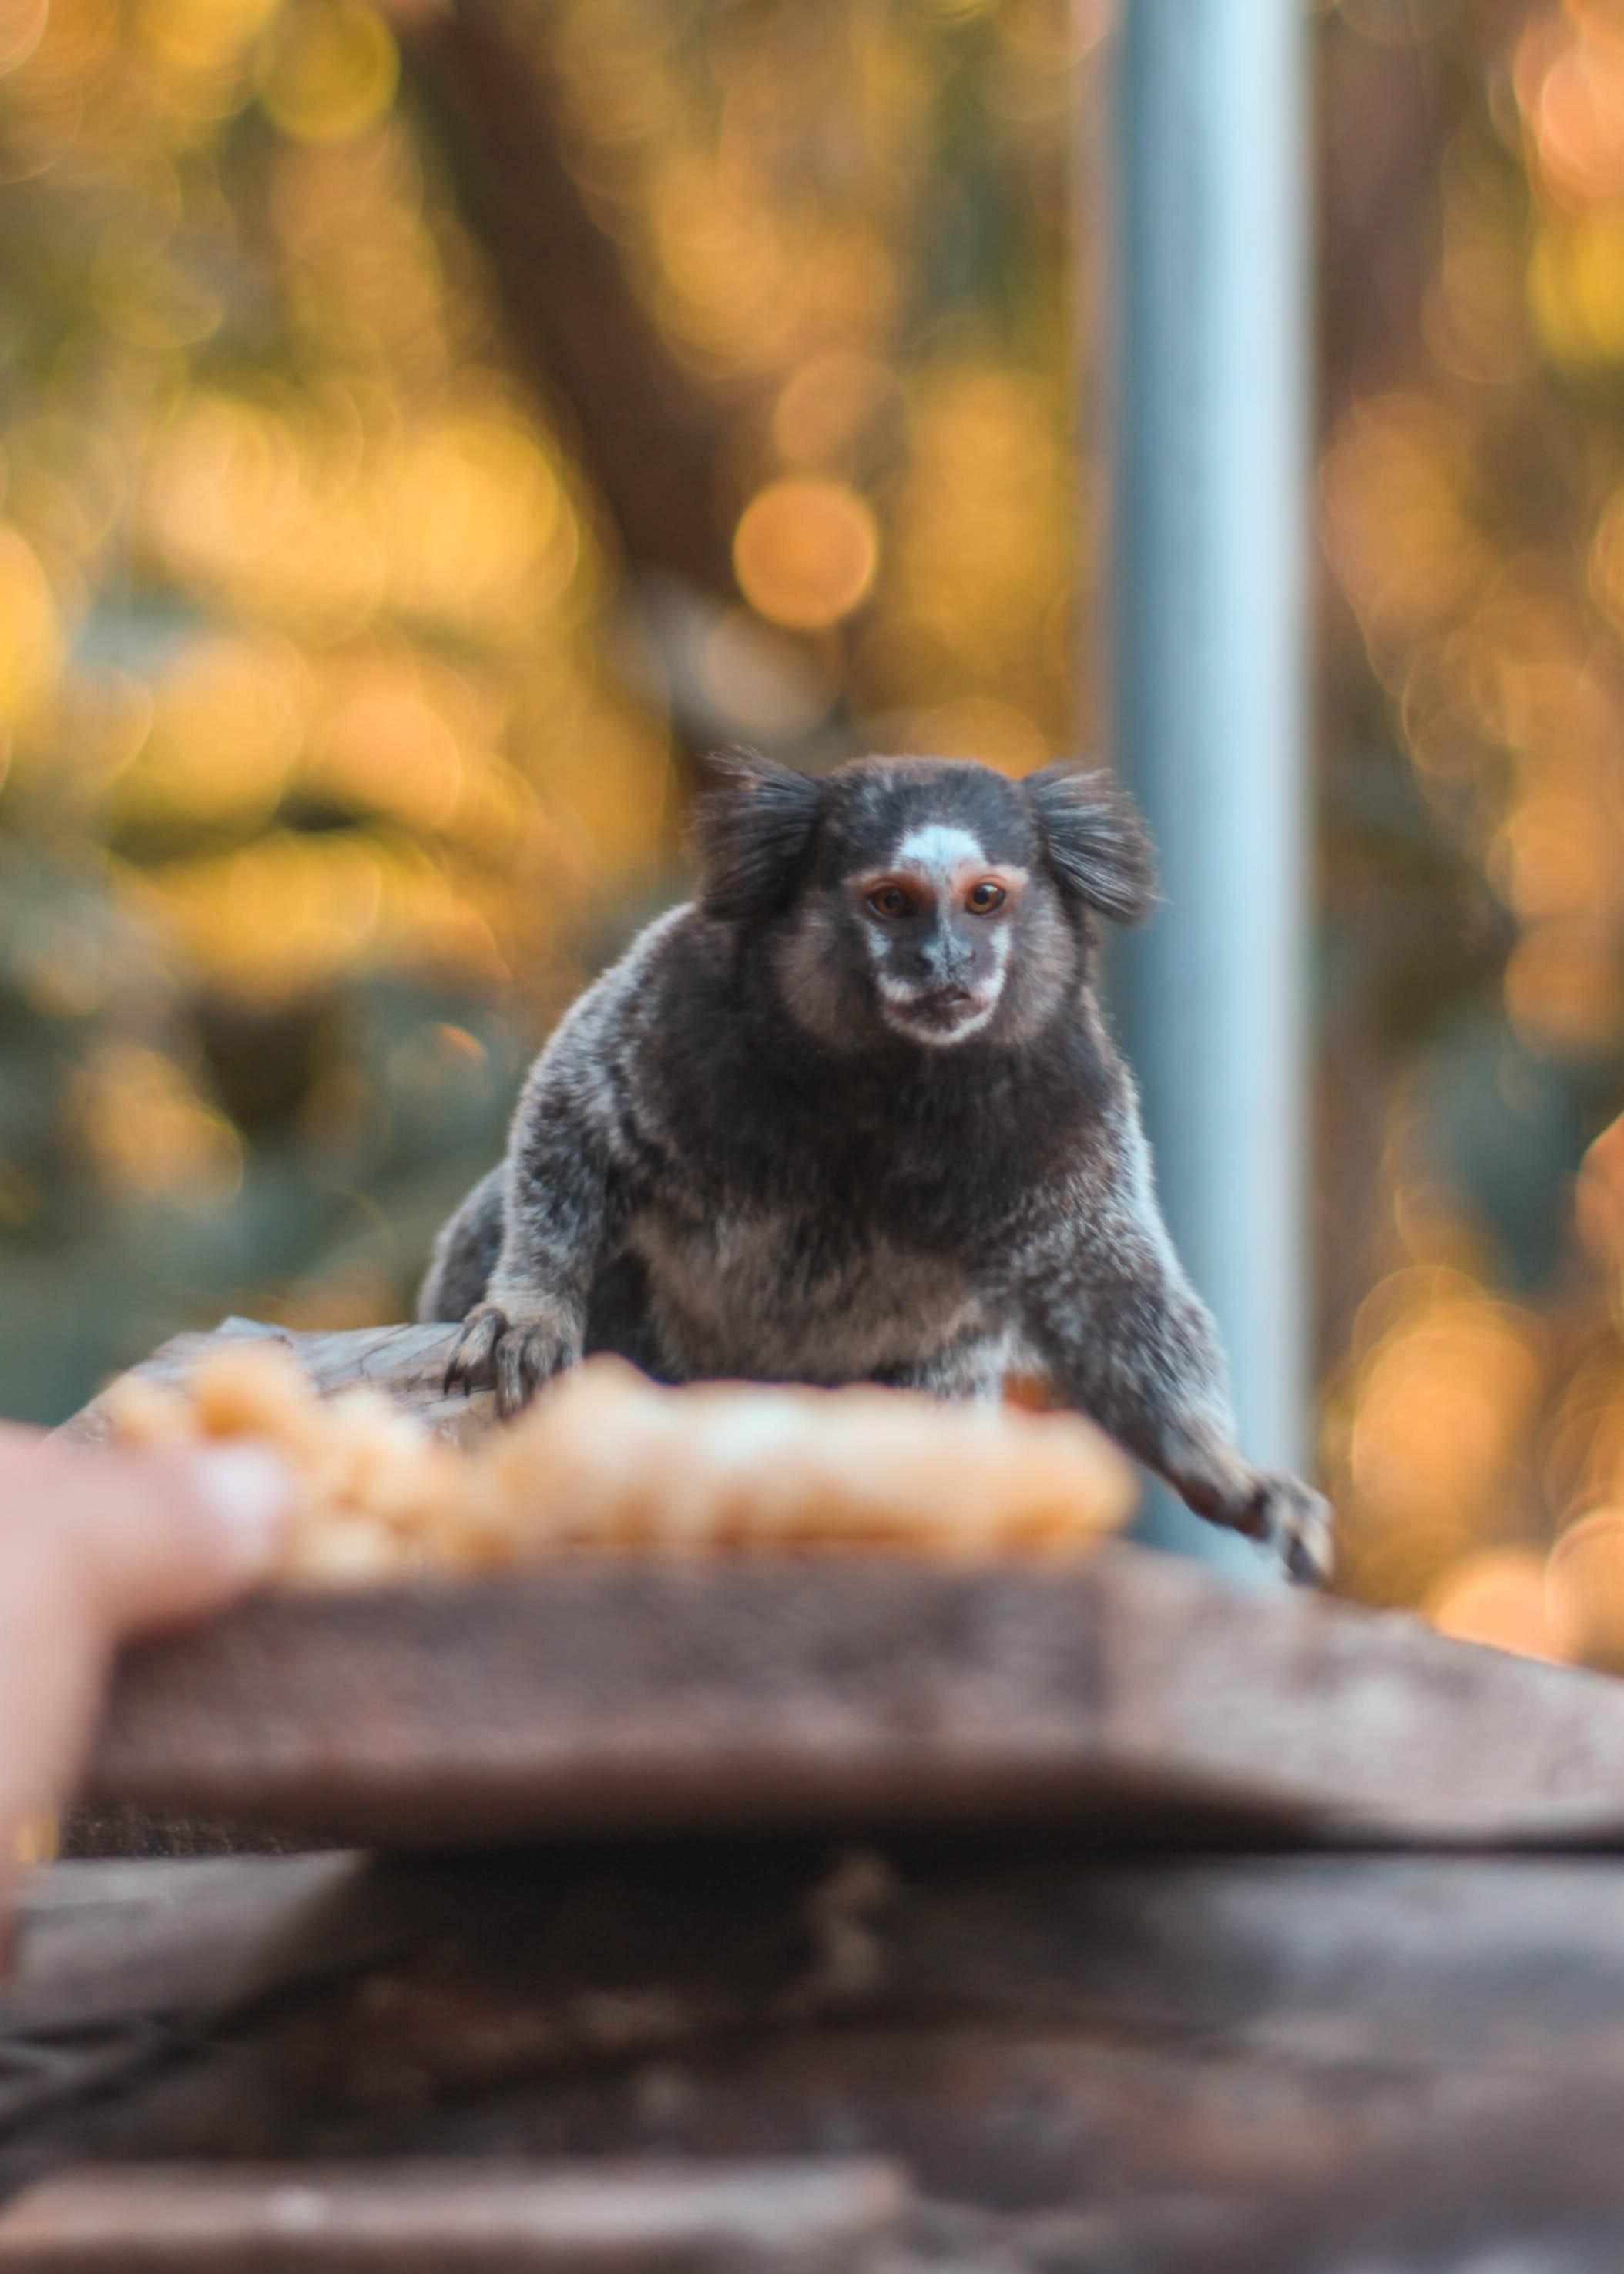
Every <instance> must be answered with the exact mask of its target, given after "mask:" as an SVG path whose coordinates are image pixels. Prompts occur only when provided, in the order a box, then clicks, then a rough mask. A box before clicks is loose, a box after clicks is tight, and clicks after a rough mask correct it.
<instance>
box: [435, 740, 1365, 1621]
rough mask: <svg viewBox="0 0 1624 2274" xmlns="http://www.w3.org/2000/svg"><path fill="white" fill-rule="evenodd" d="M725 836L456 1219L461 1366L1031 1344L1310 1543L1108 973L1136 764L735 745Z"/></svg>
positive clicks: (746, 1359) (564, 1030)
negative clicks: (1249, 1428) (1120, 1052)
mask: <svg viewBox="0 0 1624 2274" xmlns="http://www.w3.org/2000/svg"><path fill="white" fill-rule="evenodd" d="M698 850H699V855H700V862H701V890H700V895H699V898H698V900H696V901H695V902H693V903H690V904H688V905H686V906H684V907H680V908H676V909H674V910H673V911H672V912H671V913H670V914H669V915H665V916H664V917H662V918H661V919H660V920H659V921H658V922H656V923H654V924H651V925H650V927H649V928H648V930H646V931H644V932H643V934H642V936H641V937H639V939H638V940H637V941H636V942H635V945H633V947H632V948H631V950H630V951H629V953H628V954H627V955H626V956H625V957H624V958H623V959H622V960H621V961H620V963H618V964H617V965H615V966H614V968H613V969H612V970H610V971H608V972H606V973H605V975H604V976H603V977H602V978H601V979H599V980H598V983H597V984H596V985H595V986H593V987H591V988H590V989H589V990H587V992H586V993H585V994H584V995H583V996H582V997H581V998H580V1000H579V1001H578V1002H577V1003H576V1004H575V1006H574V1007H573V1009H572V1010H571V1011H570V1013H568V1016H567V1017H566V1019H565V1020H563V1022H562V1023H561V1025H560V1028H558V1031H557V1033H556V1034H555V1035H553V1040H552V1042H551V1043H549V1044H548V1046H547V1048H546V1049H545V1050H544V1052H543V1053H542V1055H541V1057H540V1058H538V1061H537V1063H536V1065H534V1066H533V1067H532V1069H531V1071H530V1076H529V1079H528V1080H527V1081H526V1083H525V1086H524V1090H523V1096H521V1099H520V1101H519V1105H518V1110H517V1111H516V1113H515V1117H514V1122H513V1128H512V1133H511V1135H510V1138H509V1141H508V1155H507V1158H506V1160H505V1161H504V1162H503V1163H501V1165H500V1168H498V1169H497V1170H494V1171H492V1173H491V1174H490V1175H489V1176H488V1177H486V1178H485V1179H484V1180H483V1181H482V1182H481V1183H480V1184H479V1185H478V1186H476V1188H475V1190H474V1191H473V1192H472V1193H470V1195H469V1198H468V1199H467V1201H464V1202H463V1204H462V1208H461V1209H459V1210H458V1211H457V1213H456V1215H455V1216H454V1217H453V1218H452V1220H451V1222H450V1223H449V1224H447V1226H446V1228H445V1230H444V1231H442V1232H441V1234H440V1239H439V1241H438V1242H437V1244H436V1247H435V1254H434V1260H433V1262H432V1267H431V1269H430V1271H429V1275H428V1277H427V1279H426V1280H425V1284H424V1288H423V1292H422V1296H421V1298H420V1302H419V1315H420V1316H421V1317H423V1318H425V1319H435V1318H440V1319H449V1320H461V1321H463V1334H462V1340H461V1342H460V1344H459V1345H458V1349H457V1352H456V1354H455V1358H454V1359H453V1361H452V1365H451V1368H450V1372H449V1375H448V1379H451V1380H454V1381H460V1382H464V1383H465V1384H470V1385H472V1384H475V1383H478V1382H486V1381H490V1382H493V1383H494V1385H495V1387H496V1389H497V1393H498V1397H499V1402H500V1404H501V1406H502V1408H503V1410H504V1411H508V1412H512V1411H514V1410H516V1409H517V1408H518V1407H519V1406H520V1405H522V1404H523V1403H524V1402H525V1400H526V1399H527V1398H528V1397H530V1395H531V1394H532V1392H533V1391H534V1390H535V1389H536V1388H537V1387H538V1385H539V1384H540V1383H542V1382H545V1381H546V1380H547V1379H548V1378H549V1377H550V1376H551V1375H552V1374H555V1373H557V1372H558V1371H559V1370H560V1368H562V1367H568V1366H570V1365H573V1364H574V1363H575V1361H576V1360H577V1359H580V1358H581V1357H582V1355H583V1353H584V1352H589V1351H592V1350H599V1349H606V1350H618V1351H620V1352H623V1353H624V1354H625V1355H627V1356H628V1357H629V1358H632V1359H635V1362H636V1363H638V1364H639V1365H642V1366H643V1367H645V1368H647V1369H648V1370H649V1371H650V1372H651V1373H654V1374H658V1375H659V1376H660V1377H661V1378H663V1379H665V1380H668V1381H673V1382H686V1381H695V1380H703V1379H714V1378H718V1377H727V1376H742V1377H750V1378H755V1379H764V1380H774V1381H797V1382H821V1383H830V1384H832V1383H838V1382H851V1381H860V1380H865V1381H878V1382H890V1383H894V1384H898V1385H904V1386H913V1387H916V1388H921V1389H928V1390H930V1391H932V1392H934V1393H936V1395H939V1396H943V1397H996V1395H997V1394H998V1392H999V1389H1000V1388H1001V1386H1002V1383H1003V1382H1004V1377H1005V1375H1006V1374H1007V1373H1008V1371H1009V1370H1010V1369H1011V1367H1013V1366H1015V1365H1026V1366H1035V1367H1038V1368H1040V1369H1041V1371H1042V1372H1043V1373H1044V1374H1046V1375H1047V1376H1048V1378H1049V1381H1050V1382H1051V1383H1052V1384H1053V1386H1054V1388H1055V1389H1056V1393H1057V1394H1058V1395H1059V1396H1060V1397H1062V1398H1063V1399H1064V1402H1066V1403H1067V1404H1071V1405H1074V1406H1076V1407H1077V1408H1078V1409H1079V1410H1080V1411H1082V1412H1086V1413H1089V1414H1091V1415H1093V1416H1094V1418H1095V1419H1097V1420H1098V1421H1099V1422H1100V1423H1101V1425H1102V1426H1103V1427H1105V1428H1106V1429H1108V1430H1109V1432H1110V1433H1111V1434H1113V1435H1114V1436H1115V1437H1116V1438H1117V1439H1118V1440H1119V1442H1122V1443H1123V1444H1124V1446H1126V1447H1127V1449H1129V1450H1130V1451H1131V1452H1132V1453H1133V1454H1135V1455H1136V1456H1137V1457H1139V1459H1141V1460H1143V1461H1145V1462H1146V1463H1147V1465H1149V1466H1150V1467H1152V1468H1153V1469H1155V1470H1156V1471H1158V1472H1160V1473H1161V1474H1162V1475H1163V1476H1165V1477H1167V1478H1168V1479H1169V1480H1170V1481H1171V1482H1172V1483H1173V1485H1174V1486H1175V1487H1177V1490H1178V1491H1179V1492H1180V1493H1181V1494H1182V1495H1183V1496H1184V1499H1185V1500H1186V1501H1187V1502H1188V1503H1189V1505H1190V1506H1191V1507H1192V1508H1193V1509H1196V1510H1198V1511H1199V1513H1200V1514H1202V1515H1204V1516H1207V1517H1211V1518H1212V1519H1213V1520H1214V1522H1216V1523H1219V1524H1222V1525H1229V1526H1231V1527H1232V1528H1234V1529H1236V1530H1238V1531H1241V1532H1246V1533H1248V1534H1249V1535H1252V1536H1253V1537H1257V1538H1262V1539H1267V1540H1273V1541H1274V1542H1275V1543H1276V1544H1277V1545H1278V1546H1279V1547H1280V1549H1281V1551H1282V1554H1283V1555H1284V1556H1285V1558H1286V1560H1287V1562H1288V1565H1289V1568H1291V1569H1292V1570H1293V1571H1294V1572H1295V1573H1296V1574H1297V1576H1300V1577H1310V1576H1319V1574H1321V1573H1322V1572H1323V1570H1325V1568H1326V1566H1327V1562H1328V1552H1329V1545H1328V1511H1327V1509H1326V1507H1325V1504H1324V1502H1322V1501H1321V1500H1320V1499H1319V1496H1318V1495H1316V1494H1314V1493H1312V1492H1311V1491H1310V1490H1309V1489H1308V1488H1307V1487H1305V1486H1303V1485H1301V1484H1299V1483H1298V1482H1297V1480H1295V1479H1292V1478H1289V1477H1283V1476H1273V1475H1266V1474H1264V1473H1263V1472H1259V1471H1258V1470H1256V1469H1254V1468H1252V1466H1251V1465H1250V1464H1249V1463H1247V1462H1246V1461H1245V1459H1244V1457H1243V1456H1242V1454H1241V1453H1240V1451H1239V1450H1238V1449H1237V1445H1236V1442H1235V1429H1234V1423H1233V1420H1232V1418H1231V1415H1230V1411H1229V1397H1228V1391H1227V1388H1226V1384H1225V1374H1224V1366H1223V1359H1222V1352H1221V1351H1220V1349H1219V1346H1218V1341H1217V1337H1216V1334H1215V1331H1214V1327H1213V1323H1212V1321H1211V1319H1210V1317H1209V1315H1208V1314H1207V1311H1206V1309H1205V1308H1204V1306H1202V1304H1201V1303H1200V1301H1199V1299H1198V1298H1197V1296H1196V1295H1195V1294H1194V1292H1193V1291H1192V1289H1191V1287H1190V1285H1189V1283H1188V1281H1187V1280H1186V1279H1185V1277H1184V1273H1183V1270H1182V1269H1181V1268H1180V1266H1179V1263H1178V1261H1177V1257H1176V1256H1175V1254H1174V1253H1173V1250H1172V1246H1171V1244H1170V1242H1169V1239H1168V1236H1167V1232H1166V1230H1165V1228H1164V1226H1163V1224H1162V1217H1161V1215H1160V1212H1159V1210H1158V1208H1157V1205H1156V1200H1155V1194H1154V1184H1153V1178H1152V1172H1151V1167H1150V1162H1149V1157H1148V1153H1147V1148H1146V1145H1145V1141H1144V1137H1143V1134H1142V1133H1141V1130H1140V1126H1139V1106H1138V1100H1137V1096H1136V1095H1135V1091H1134V1087H1133V1083H1132V1078H1131V1076H1130V1075H1129V1073H1128V1072H1127V1070H1126V1068H1125V1067H1124V1065H1123V1063H1122V1061H1121V1059H1120V1058H1119V1057H1118V1056H1117V1053H1116V1050H1115V1048H1114V1046H1113V1044H1112V1043H1111V1041H1110V1038H1109V1035H1108V1033H1107V1032H1106V1029H1105V1027H1104V1023H1103V1021H1102V1020H1101V1016H1100V1013H1099V1010H1098V1007H1097V1005H1096V1003H1095V1000H1094V991H1093V987H1092V983H1091V968H1092V961H1093V955H1094V924H1095V922H1096V920H1097V917H1098V915H1101V914H1109V915H1111V916H1113V917H1116V918H1117V919H1119V920H1131V919H1133V918H1136V917H1137V916H1139V915H1142V914H1143V913H1144V912H1145V911H1146V909H1147V907H1148V905H1149V900H1150V896H1151V881H1150V861H1149V851H1148V847H1147V841H1146V840H1145V836H1144V832H1143V830H1142V827H1141V825H1139V821H1138V819H1137V817H1135V816H1134V815H1133V813H1132V809H1131V808H1130V807H1129V806H1128V805H1127V804H1126V802H1125V801H1124V799H1123V798H1122V797H1121V795H1120V793H1118V792H1116V791H1115V790H1114V789H1111V788H1109V786H1107V785H1105V784H1104V783H1103V782H1101V779H1100V778H1099V777H1097V776H1088V775H1077V774H1074V773H1057V772H1056V770H1054V769H1049V770H1048V771H1047V772H1045V773H1044V774H1043V775H1041V776H1038V777H1034V780H1033V782H1032V783H1031V784H1030V785H1027V786H1023V785H1019V784H1011V783H1010V782H1008V781H1006V780H1005V779H1004V778H1003V777H1002V776H999V775H996V774H995V773H993V772H991V771H990V770H989V769H988V768H985V767H981V766H974V765H969V764H954V763H951V762H948V761H941V760H926V759H868V760H861V761H858V762H855V763H853V764H851V765H849V766H846V767H842V768H840V769H838V772H836V773H835V774H833V775H831V776H830V777H829V778H828V779H825V780H824V781H823V782H821V783H818V782H812V781H808V780H807V779H805V778H804V777H802V776H800V775H796V774H792V773H790V772H787V771H786V770H785V769H783V768H779V767H774V766H771V765H768V764H765V763H764V762H763V761H760V760H750V759H747V758H744V757H737V756H735V757H732V758H731V759H730V760H729V761H728V766H727V787H726V789H725V790H724V791H723V792H721V793H719V794H718V795H717V796H716V797H714V798H713V800H712V801H711V803H710V804H709V805H708V807H707V808H706V809H704V810H703V812H702V816H701V819H700V824H699V829H698ZM1000 894H1001V895H1002V896H1003V897H1002V899H1001V900H998V899H997V898H996V896H997V895H1000ZM989 895H990V896H992V900H994V901H996V905H994V904H991V902H989V906H988V907H986V908H985V909H983V908H982V907H981V906H980V905H979V901H989ZM976 896H979V900H978V899H977V897H976Z"/></svg>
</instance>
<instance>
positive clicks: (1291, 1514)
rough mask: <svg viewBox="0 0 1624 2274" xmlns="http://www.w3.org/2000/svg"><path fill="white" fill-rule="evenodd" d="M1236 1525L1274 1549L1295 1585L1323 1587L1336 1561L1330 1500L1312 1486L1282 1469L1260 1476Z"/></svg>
mask: <svg viewBox="0 0 1624 2274" xmlns="http://www.w3.org/2000/svg"><path fill="white" fill-rule="evenodd" d="M1246 1517H1247V1520H1246V1521H1245V1523H1244V1524H1243V1525H1239V1526H1238V1527H1237V1529H1239V1530H1241V1531H1244V1532H1249V1533H1250V1534H1251V1536H1252V1539H1254V1540H1263V1541H1264V1542H1265V1543H1266V1544H1267V1546H1269V1547H1274V1548H1276V1549H1278V1551H1279V1554H1280V1560H1281V1562H1282V1563H1283V1564H1284V1565H1285V1568H1286V1577H1288V1578H1289V1579H1295V1580H1296V1581H1297V1584H1298V1585H1299V1586H1304V1587H1323V1586H1325V1585H1327V1582H1328V1581H1329V1579H1330V1577H1331V1572H1332V1570H1333V1568H1334V1565H1335V1554H1334V1550H1333V1546H1332V1540H1331V1524H1332V1516H1331V1503H1330V1502H1329V1501H1328V1500H1327V1499H1326V1497H1325V1495H1324V1494H1323V1493H1317V1492H1315V1491H1314V1489H1313V1487H1312V1486H1311V1485H1305V1484H1304V1483H1302V1482H1301V1481H1300V1480H1299V1479H1297V1477H1293V1476H1288V1475H1287V1474H1285V1472H1283V1471H1281V1472H1276V1473H1275V1474H1274V1475H1272V1476H1259V1479H1258V1480H1257V1484H1256V1487H1255V1488H1254V1491H1253V1493H1252V1499H1251V1502H1250V1504H1249V1506H1248V1508H1247V1511H1246Z"/></svg>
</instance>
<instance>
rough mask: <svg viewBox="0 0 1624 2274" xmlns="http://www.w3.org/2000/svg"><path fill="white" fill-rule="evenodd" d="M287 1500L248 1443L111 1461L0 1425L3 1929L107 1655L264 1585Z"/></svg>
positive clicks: (75, 1763)
mask: <svg viewBox="0 0 1624 2274" xmlns="http://www.w3.org/2000/svg"><path fill="white" fill-rule="evenodd" d="M291 1498H292V1480H291V1479H290V1477H289V1475H288V1472H286V1470H285V1469H284V1468H283V1466H282V1463H281V1461H280V1460H279V1459H278V1458H277V1457H275V1455H274V1454H273V1453H271V1452H269V1451H267V1449H265V1448H263V1447H261V1446H259V1445H257V1444H240V1443H239V1444H232V1445H229V1446H225V1445H222V1446H221V1447H220V1448H218V1449H214V1448H210V1449H207V1450H205V1451H202V1452H197V1453H190V1454H184V1455H183V1454H166V1455H147V1454H140V1455H137V1454H124V1453H109V1452H102V1451H99V1450H91V1449H83V1448H79V1447H71V1446H66V1445H62V1444H59V1443H56V1442H53V1441H52V1440H50V1439H49V1438H44V1437H41V1436H39V1435H37V1434H35V1433H34V1431H32V1430H27V1429H17V1428H9V1427H4V1426H0V1918H3V1916H4V1909H5V1904H6V1899H7V1897H8V1895H9V1894H10V1891H11V1886H12V1885H13V1884H14V1882H15V1880H16V1878H17V1876H18V1873H19V1869H20V1862H21V1847H22V1841H23V1837H24V1834H25V1831H26V1827H27V1826H29V1825H30V1824H32V1823H33V1822H34V1821H36V1820H37V1819H38V1818H41V1816H44V1815H46V1814H47V1813H48V1812H49V1811H51V1810H53V1809H54V1808H56V1806H58V1805H59V1804H60V1803H61V1802H62V1801H63V1800H64V1797H65V1796H67V1794H68V1793H69V1792H70V1791H71V1787H72V1783H73V1780H74V1778H75V1777H76V1776H77V1774H78V1773H79V1768H80V1766H81V1764H82V1762H83V1759H84V1757H85V1753H86V1750H87V1748H88V1746H89V1743H90V1741H91V1738H92V1736H93V1735H94V1729H95V1721H96V1715H97V1713H98V1711H99V1709H100V1706H101V1700H102V1688H103V1685H104V1683H105V1681H106V1677H107V1672H108V1668H109V1665H110V1663H111V1660H112V1658H113V1654H114V1653H115V1652H116V1651H117V1648H118V1647H119V1645H121V1644H122V1643H124V1642H125V1641H127V1640H130V1639H131V1638H133V1637H135V1636H137V1635H140V1634H145V1633H148V1632H151V1631H152V1630H155V1629H157V1628H160V1627H165V1626H170V1625H180V1624H184V1623H185V1622H187V1621H189V1620H192V1619H195V1618H201V1617H203V1616H204V1615H206V1614H207V1613H208V1612H210V1611H214V1610H218V1609H220V1608H222V1606H223V1605H224V1604H226V1603H228V1602H229V1601H230V1600H232V1599H233V1598H234V1597H235V1596H237V1595H238V1594H240V1593H243V1592H244V1590H245V1589H247V1588H249V1587H251V1586H252V1585H253V1584H254V1582H255V1581H256V1580H259V1579H262V1578H264V1577H266V1576H267V1573H268V1572H269V1570H270V1569H271V1567H272V1565H273V1563H274V1560H275V1555H276V1550H277V1547H278V1544H279V1541H280V1539H281V1533H282V1525H283V1522H284V1520H285V1518H286V1516H287V1513H288V1510H289V1505H290V1502H291ZM3 1948H4V1939H3V1937H0V1950H3Z"/></svg>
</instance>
